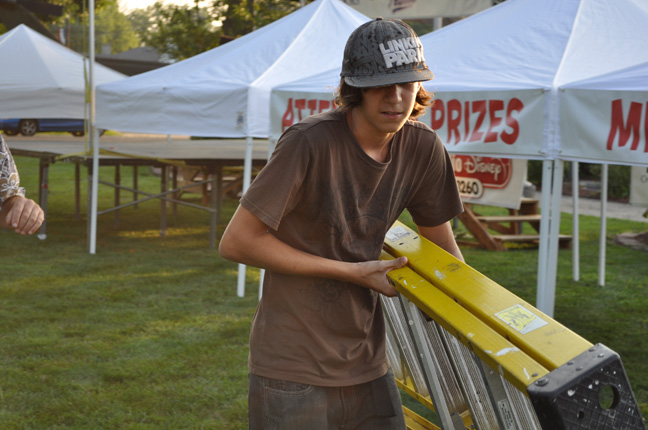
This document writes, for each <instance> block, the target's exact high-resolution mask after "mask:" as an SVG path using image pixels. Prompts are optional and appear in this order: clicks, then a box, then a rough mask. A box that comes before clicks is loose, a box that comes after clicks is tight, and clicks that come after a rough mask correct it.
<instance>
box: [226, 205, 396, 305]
mask: <svg viewBox="0 0 648 430" xmlns="http://www.w3.org/2000/svg"><path fill="white" fill-rule="evenodd" d="M268 230H269V228H268V226H267V225H266V224H264V223H263V222H262V221H261V220H260V219H259V218H257V217H256V216H255V215H254V214H253V213H252V212H250V211H248V210H247V209H246V208H244V207H243V206H239V207H238V209H237V210H236V212H235V213H234V215H233V216H232V219H231V221H230V223H229V224H228V226H227V228H226V229H225V232H224V233H223V237H222V239H221V241H220V245H219V248H218V251H219V253H220V255H221V257H223V258H225V259H227V260H232V261H235V262H238V263H241V264H246V265H249V266H254V267H260V268H263V269H268V270H272V271H275V272H279V273H285V274H291V275H299V276H313V277H321V278H331V279H337V280H339V281H344V282H351V283H354V284H357V285H361V286H363V287H366V288H370V289H372V290H375V291H377V292H379V293H381V294H384V295H386V296H390V297H391V296H395V295H396V290H395V289H394V287H392V286H391V285H390V284H389V282H388V281H387V276H386V275H387V272H389V271H391V270H393V269H397V268H401V267H403V266H405V264H407V258H405V257H401V258H398V259H396V260H391V261H380V260H376V261H367V262H361V263H349V262H344V261H338V260H332V259H328V258H324V257H319V256H317V255H313V254H309V253H306V252H303V251H300V250H298V249H296V248H293V247H292V246H290V245H288V244H286V243H284V242H282V241H280V240H279V239H277V238H276V237H275V236H274V235H273V234H272V233H270V232H269V231H268Z"/></svg>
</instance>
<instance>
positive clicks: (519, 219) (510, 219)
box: [477, 214, 540, 223]
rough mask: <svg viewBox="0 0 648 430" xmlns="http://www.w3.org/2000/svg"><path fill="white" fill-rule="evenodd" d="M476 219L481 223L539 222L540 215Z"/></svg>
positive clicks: (496, 216) (481, 217) (480, 217)
mask: <svg viewBox="0 0 648 430" xmlns="http://www.w3.org/2000/svg"><path fill="white" fill-rule="evenodd" d="M477 219H478V220H479V221H481V222H486V223H489V222H535V221H540V214H536V215H493V216H478V217H477Z"/></svg>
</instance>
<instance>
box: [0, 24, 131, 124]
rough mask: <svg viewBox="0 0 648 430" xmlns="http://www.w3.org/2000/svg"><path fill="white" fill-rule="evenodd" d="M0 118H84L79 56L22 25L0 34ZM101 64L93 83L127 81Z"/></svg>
mask: <svg viewBox="0 0 648 430" xmlns="http://www.w3.org/2000/svg"><path fill="white" fill-rule="evenodd" d="M0 58H3V59H5V60H6V61H4V63H3V65H2V72H0V100H2V103H0V118H84V117H85V115H84V112H85V79H84V58H83V56H82V55H81V54H79V53H77V52H74V51H72V50H71V49H69V48H66V47H65V46H63V45H61V44H60V43H57V42H55V41H53V40H51V39H49V38H47V37H45V36H43V35H41V34H40V33H38V32H36V31H34V30H32V29H31V28H29V27H27V26H26V25H24V24H21V25H19V26H17V27H16V28H14V29H12V30H11V31H9V32H7V33H5V34H3V35H2V36H0ZM125 77H126V75H123V74H121V73H119V72H116V71H114V70H112V69H109V68H108V67H105V66H102V65H100V64H97V65H96V66H95V82H97V83H105V82H112V81H116V80H120V79H123V78H125Z"/></svg>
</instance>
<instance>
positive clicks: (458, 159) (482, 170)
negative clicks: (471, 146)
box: [450, 154, 513, 189]
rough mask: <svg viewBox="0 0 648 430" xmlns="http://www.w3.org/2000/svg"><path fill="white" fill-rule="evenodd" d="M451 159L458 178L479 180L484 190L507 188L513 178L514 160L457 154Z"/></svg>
mask: <svg viewBox="0 0 648 430" xmlns="http://www.w3.org/2000/svg"><path fill="white" fill-rule="evenodd" d="M450 157H451V158H452V165H453V167H454V172H455V176H456V177H458V178H474V179H477V180H478V181H479V182H480V183H481V184H482V186H483V187H484V188H493V189H502V188H506V186H507V185H508V184H509V182H510V181H511V177H513V160H511V159H510V158H494V157H476V156H472V155H456V154H452V155H451V156H450Z"/></svg>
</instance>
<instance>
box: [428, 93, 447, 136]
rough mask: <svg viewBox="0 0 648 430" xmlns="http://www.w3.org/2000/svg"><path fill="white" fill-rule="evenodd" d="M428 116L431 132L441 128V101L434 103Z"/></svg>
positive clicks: (442, 106) (442, 104)
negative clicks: (430, 122) (429, 117)
mask: <svg viewBox="0 0 648 430" xmlns="http://www.w3.org/2000/svg"><path fill="white" fill-rule="evenodd" d="M430 116H431V117H432V130H438V129H439V128H441V127H443V123H444V122H445V103H444V102H443V100H435V101H434V104H433V105H432V110H431V114H430Z"/></svg>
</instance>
